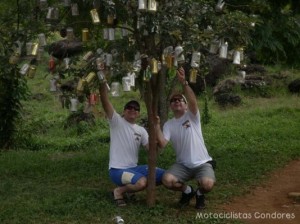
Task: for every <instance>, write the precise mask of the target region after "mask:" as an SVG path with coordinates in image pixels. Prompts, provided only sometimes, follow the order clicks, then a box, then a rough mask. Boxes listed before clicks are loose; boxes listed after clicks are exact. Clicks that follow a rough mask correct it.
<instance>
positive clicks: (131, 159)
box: [109, 111, 149, 169]
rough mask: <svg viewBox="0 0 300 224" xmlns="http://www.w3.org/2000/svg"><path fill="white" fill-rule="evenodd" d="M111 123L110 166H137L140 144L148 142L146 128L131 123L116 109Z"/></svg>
mask: <svg viewBox="0 0 300 224" xmlns="http://www.w3.org/2000/svg"><path fill="white" fill-rule="evenodd" d="M109 125H110V152H109V168H118V169H126V168H130V167H135V166H137V162H138V151H139V149H140V146H141V145H143V146H145V145H147V144H148V139H149V136H148V133H147V131H146V129H145V128H143V127H142V126H139V125H137V124H131V123H129V122H128V121H126V120H125V119H124V118H123V117H121V116H120V114H118V113H117V112H115V111H114V113H113V116H112V119H111V120H109Z"/></svg>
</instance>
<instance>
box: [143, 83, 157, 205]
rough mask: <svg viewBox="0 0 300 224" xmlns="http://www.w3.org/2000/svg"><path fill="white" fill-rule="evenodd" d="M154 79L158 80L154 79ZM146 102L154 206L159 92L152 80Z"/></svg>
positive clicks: (149, 191)
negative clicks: (153, 86) (154, 88)
mask: <svg viewBox="0 0 300 224" xmlns="http://www.w3.org/2000/svg"><path fill="white" fill-rule="evenodd" d="M152 81H154V82H155V81H156V80H155V79H153V80H152ZM145 102H146V106H147V112H148V126H149V152H148V180H147V205H148V206H149V207H153V206H154V205H155V198H156V191H155V188H156V181H155V179H156V178H155V176H156V160H157V143H156V129H155V119H156V116H157V114H156V111H157V92H156V91H153V90H152V86H151V82H149V83H147V87H146V94H145Z"/></svg>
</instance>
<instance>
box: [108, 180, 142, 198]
mask: <svg viewBox="0 0 300 224" xmlns="http://www.w3.org/2000/svg"><path fill="white" fill-rule="evenodd" d="M146 187H147V179H146V177H141V178H140V179H139V180H138V181H137V182H136V183H135V184H126V185H124V186H119V187H116V188H115V189H114V198H115V199H122V198H123V193H125V192H128V193H134V192H138V191H142V190H144V189H145V188H146Z"/></svg>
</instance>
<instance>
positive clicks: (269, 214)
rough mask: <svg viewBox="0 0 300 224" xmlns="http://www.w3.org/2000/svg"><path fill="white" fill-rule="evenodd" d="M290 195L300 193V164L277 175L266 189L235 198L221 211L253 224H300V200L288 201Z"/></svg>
mask: <svg viewBox="0 0 300 224" xmlns="http://www.w3.org/2000/svg"><path fill="white" fill-rule="evenodd" d="M290 192H300V160H296V161H292V162H291V163H289V164H288V165H286V166H285V167H284V168H282V169H279V170H277V171H276V172H273V173H272V174H271V175H270V177H269V179H268V180H267V181H266V182H265V183H264V184H263V185H262V186H259V187H256V188H255V189H253V190H251V192H250V193H249V194H247V195H244V196H242V197H237V198H234V200H233V201H232V202H230V203H228V204H225V205H222V206H221V208H220V210H221V211H222V212H224V214H226V218H228V219H238V218H240V219H241V220H242V221H243V222H245V223H250V224H252V223H263V224H281V223H282V224H299V223H300V199H299V198H298V199H295V198H290V197H288V193H290Z"/></svg>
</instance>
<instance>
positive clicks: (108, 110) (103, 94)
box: [99, 80, 115, 119]
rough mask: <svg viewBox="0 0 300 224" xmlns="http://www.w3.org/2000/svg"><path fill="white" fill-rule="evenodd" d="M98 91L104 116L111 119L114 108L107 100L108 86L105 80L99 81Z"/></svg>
mask: <svg viewBox="0 0 300 224" xmlns="http://www.w3.org/2000/svg"><path fill="white" fill-rule="evenodd" d="M99 91H100V100H101V104H102V107H103V109H104V111H105V114H106V116H107V117H108V118H109V119H111V118H112V116H113V113H114V110H115V109H114V107H113V105H112V104H111V102H110V101H109V98H108V88H107V83H106V81H105V80H104V81H102V82H101V83H100V87H99Z"/></svg>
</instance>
